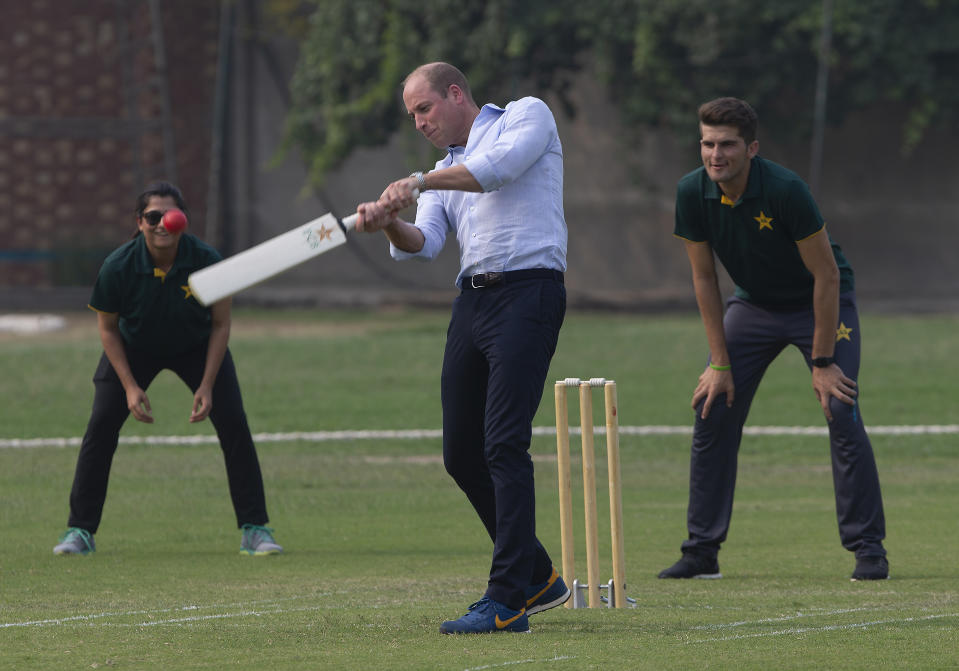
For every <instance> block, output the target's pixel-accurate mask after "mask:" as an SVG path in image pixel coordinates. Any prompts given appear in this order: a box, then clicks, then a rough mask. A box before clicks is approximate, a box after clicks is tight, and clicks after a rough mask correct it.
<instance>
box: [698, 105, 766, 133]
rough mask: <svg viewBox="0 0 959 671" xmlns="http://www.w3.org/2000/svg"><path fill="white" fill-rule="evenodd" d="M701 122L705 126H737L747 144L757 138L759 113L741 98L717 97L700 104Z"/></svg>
mask: <svg viewBox="0 0 959 671" xmlns="http://www.w3.org/2000/svg"><path fill="white" fill-rule="evenodd" d="M699 123H701V124H702V125H704V126H735V127H736V129H737V130H739V134H740V135H741V136H742V138H743V140H745V141H746V144H747V145H748V144H752V142H753V141H754V140H755V139H756V127H757V126H758V125H759V115H758V114H756V110H754V109H753V108H752V107H751V106H750V105H749V103H748V102H746V101H745V100H740V99H739V98H728V97H727V98H716V99H715V100H710V101H709V102H706V103H703V104H702V105H700V106H699Z"/></svg>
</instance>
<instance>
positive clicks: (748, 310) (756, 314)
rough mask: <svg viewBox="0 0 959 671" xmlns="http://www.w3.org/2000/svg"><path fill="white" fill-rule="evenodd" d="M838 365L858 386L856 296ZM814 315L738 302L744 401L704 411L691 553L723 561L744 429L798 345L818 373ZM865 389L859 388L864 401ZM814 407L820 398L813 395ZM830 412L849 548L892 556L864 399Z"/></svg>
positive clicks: (735, 366)
mask: <svg viewBox="0 0 959 671" xmlns="http://www.w3.org/2000/svg"><path fill="white" fill-rule="evenodd" d="M839 322H840V324H842V325H843V326H844V327H845V328H844V329H842V330H841V331H837V340H836V349H835V357H836V363H837V364H838V365H839V367H840V368H842V371H843V372H844V373H845V374H846V376H847V377H850V378H852V379H854V380H858V377H859V359H860V353H861V334H860V331H859V315H858V311H857V308H856V299H855V295H854V294H853V293H851V292H850V293H848V294H842V295H841V296H840V300H839ZM813 326H814V319H813V312H812V308H811V307H810V308H808V309H803V310H797V311H789V312H786V311H773V310H766V309H763V308H762V307H760V306H758V305H755V304H753V303H750V302H747V301H744V300H741V299H739V298H731V299H730V300H729V301H728V302H727V307H726V315H725V317H724V319H723V327H724V331H725V334H726V345H727V349H728V351H729V357H730V363H731V364H732V373H733V382H734V384H735V385H736V395H735V399H734V401H733V405H732V407H730V408H727V407H726V397H725V396H721V397H719V398H718V399H717V400H716V401H714V402H713V405H712V407H711V408H710V411H709V416H708V418H707V419H705V420H704V419H702V404H701V403H700V404H699V407H698V408H696V423H695V427H694V429H693V444H692V453H691V459H690V474H689V508H688V511H687V518H686V524H687V527H688V530H689V538H688V540H686V541H685V542H684V543H683V545H682V549H683V551H684V552H690V553H693V554H700V555H705V556H713V557H714V556H716V553H717V552H718V551H719V546H720V544H721V543H722V542H723V541H725V540H726V534H727V532H728V531H729V522H730V518H731V517H732V508H733V492H734V490H735V487H736V465H737V455H738V453H739V444H740V441H741V439H742V432H743V425H744V424H745V422H746V416H747V414H748V413H749V407H750V405H751V404H752V400H753V397H754V396H755V394H756V390H757V388H758V387H759V382H760V381H761V380H762V377H763V374H764V373H765V372H766V369H767V368H768V366H769V364H770V363H772V361H773V359H775V358H776V357H777V356H778V355H779V353H780V352H782V350H783V349H784V348H786V347H787V346H788V345H795V346H796V347H797V348H798V349H799V350H800V351H801V352H802V355H803V357H804V358H805V359H806V365H807V366H811V359H810V357H811V353H812V337H813ZM861 396H862V389H861V388H859V397H861ZM810 397H811V401H812V402H816V401H815V395H813V394H812V393H810ZM829 409H830V411H831V412H832V416H833V420H832V422H830V423H829V448H830V452H831V455H832V476H833V489H834V493H835V497H836V518H837V521H838V524H839V538H840V541H841V542H842V545H843V547H845V548H846V549H847V550H849V551H851V552H854V553H855V554H856V556H885V554H886V551H885V550H884V549H883V545H882V541H883V539H884V538H885V535H886V522H885V516H884V514H883V506H882V495H881V493H880V489H879V474H878V471H877V469H876V461H875V457H874V455H873V451H872V445H871V444H870V442H869V436H868V435H867V434H866V428H865V426H864V424H863V420H862V413H861V412H860V409H859V400H858V398H857V400H856V404H855V405H846V404H845V403H843V402H841V401H839V400H837V399H835V398H833V399H831V400H830V403H829Z"/></svg>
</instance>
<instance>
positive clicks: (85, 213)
mask: <svg viewBox="0 0 959 671" xmlns="http://www.w3.org/2000/svg"><path fill="white" fill-rule="evenodd" d="M218 6H219V3H218V2H215V1H213V0H210V1H202V2H200V1H193V0H157V2H156V3H155V7H156V8H158V9H159V14H160V17H161V20H160V27H161V30H162V36H163V45H164V51H165V55H166V61H167V72H166V75H167V76H166V78H165V85H166V87H167V89H168V92H169V98H170V109H171V115H170V117H169V123H168V128H169V131H170V133H171V134H172V135H171V136H172V139H173V146H174V148H175V153H174V156H173V158H172V161H173V163H172V165H174V166H175V168H174V171H175V176H176V180H177V182H178V183H179V185H180V187H181V188H182V190H183V191H184V194H185V196H186V198H187V201H188V203H189V204H190V207H191V225H192V226H193V227H194V230H197V231H198V232H202V228H203V224H204V208H205V199H206V190H207V189H206V185H207V180H208V175H207V172H208V170H209V164H210V160H209V149H210V143H211V133H210V128H211V123H212V118H213V110H212V100H213V89H214V82H215V77H216V59H217V53H216V48H217V29H218ZM0 15H2V16H3V17H4V20H3V22H0V287H8V288H17V287H34V288H35V287H53V286H64V285H90V284H91V283H92V281H93V279H94V277H95V274H96V270H97V268H99V265H100V262H101V261H102V259H103V257H104V256H105V254H107V253H109V251H111V250H112V249H114V248H115V247H117V246H119V245H120V244H122V243H123V242H124V241H126V240H127V239H129V237H130V235H131V233H132V232H133V230H134V226H135V224H134V219H133V215H132V209H133V205H134V200H135V197H136V194H137V193H138V192H139V191H140V190H141V189H142V187H143V186H144V185H145V184H146V183H148V182H150V181H153V180H156V179H166V178H170V177H171V176H170V175H169V174H167V173H169V172H170V170H169V168H167V167H165V158H166V156H165V143H164V115H163V110H164V106H163V104H162V101H163V97H162V95H161V92H162V88H160V87H158V86H157V85H156V84H157V83H160V82H163V80H162V79H160V78H158V77H157V74H158V73H157V61H156V50H155V49H154V48H153V44H154V42H153V40H152V32H151V31H152V28H153V20H152V15H151V3H150V2H149V1H148V0H30V1H25V0H0ZM168 137H169V136H168Z"/></svg>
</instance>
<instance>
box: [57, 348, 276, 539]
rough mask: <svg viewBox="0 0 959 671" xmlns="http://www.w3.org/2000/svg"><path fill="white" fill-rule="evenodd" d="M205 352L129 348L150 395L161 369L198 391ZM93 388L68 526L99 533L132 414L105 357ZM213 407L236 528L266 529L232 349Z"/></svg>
mask: <svg viewBox="0 0 959 671" xmlns="http://www.w3.org/2000/svg"><path fill="white" fill-rule="evenodd" d="M206 351H207V348H206V345H204V346H202V347H198V348H196V349H194V350H191V351H189V352H185V353H184V354H179V355H176V356H156V355H154V354H151V353H148V352H143V351H139V350H135V349H132V348H130V347H127V348H126V354H127V360H128V362H129V364H130V369H131V371H132V373H133V377H134V379H135V380H136V381H137V384H138V385H140V388H142V389H144V390H146V389H147V388H148V387H149V386H150V383H151V382H153V379H154V378H155V377H156V376H157V374H158V373H159V372H160V371H161V370H163V369H169V370H172V371H173V372H174V373H176V374H177V375H178V376H179V377H180V379H182V380H183V381H184V382H185V383H186V385H187V386H188V387H189V388H190V390H191V391H193V392H196V390H197V388H198V387H199V386H200V382H201V381H202V379H203V370H204V368H205V366H206ZM93 385H94V389H95V393H94V397H93V411H92V412H91V414H90V421H89V423H88V424H87V431H86V434H85V435H84V436H83V442H82V443H81V444H80V454H79V455H78V457H77V468H76V472H75V474H74V478H73V489H72V490H71V492H70V518H69V522H68V525H69V526H71V527H79V528H81V529H85V530H87V531H89V532H90V533H91V534H93V533H96V531H97V528H98V527H99V526H100V518H101V516H102V514H103V505H104V503H105V502H106V498H107V482H108V481H109V478H110V468H111V466H112V464H113V455H114V454H115V453H116V451H117V443H118V441H119V439H120V428H121V427H122V426H123V424H124V422H126V419H127V417H128V416H129V415H130V410H129V409H128V408H127V397H126V392H125V391H124V390H123V385H122V384H120V379H119V378H118V377H117V374H116V371H114V369H113V366H112V365H111V364H110V360H109V359H108V358H107V355H106V354H105V353H104V354H103V356H101V357H100V364H99V365H98V366H97V370H96V373H94V376H93ZM212 402H213V408H212V409H211V411H210V421H211V422H212V423H213V426H214V428H215V429H216V434H217V437H218V438H219V439H220V448H221V449H222V451H223V457H224V460H225V461H226V473H227V480H228V482H229V486H230V497H231V499H232V500H233V509H234V511H235V512H236V520H237V526H242V525H243V524H266V523H267V521H268V518H267V514H266V499H265V496H264V493H263V477H262V474H261V472H260V462H259V460H258V459H257V456H256V448H255V447H254V445H253V437H252V435H251V434H250V427H249V425H248V424H247V420H246V412H245V411H244V410H243V401H242V398H241V396H240V385H239V383H238V381H237V377H236V369H235V367H234V365H233V358H232V357H231V356H230V351H229V350H227V352H226V355H225V356H224V357H223V363H222V364H221V365H220V370H219V373H218V374H217V377H216V382H214V383H213V398H212Z"/></svg>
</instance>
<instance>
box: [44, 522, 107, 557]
mask: <svg viewBox="0 0 959 671" xmlns="http://www.w3.org/2000/svg"><path fill="white" fill-rule="evenodd" d="M96 551H97V544H96V543H94V542H93V534H91V533H90V532H89V531H87V530H86V529H81V528H80V527H70V528H69V529H67V530H66V531H65V532H64V533H63V535H62V536H60V542H59V543H57V544H56V545H54V546H53V554H55V555H88V554H90V553H91V552H96Z"/></svg>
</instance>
